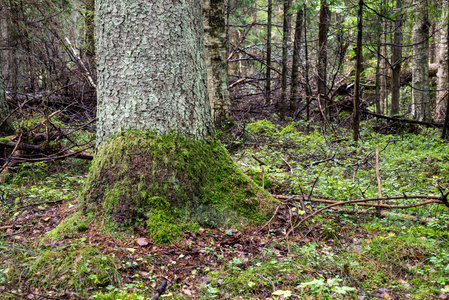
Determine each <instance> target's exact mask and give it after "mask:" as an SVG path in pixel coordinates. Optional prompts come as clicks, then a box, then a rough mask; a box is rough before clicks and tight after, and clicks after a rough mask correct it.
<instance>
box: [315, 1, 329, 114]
mask: <svg viewBox="0 0 449 300" xmlns="http://www.w3.org/2000/svg"><path fill="white" fill-rule="evenodd" d="M329 20H330V10H329V5H328V3H327V0H321V8H320V23H319V26H318V64H317V71H318V74H317V85H318V98H319V100H320V104H321V107H322V108H323V109H324V110H325V111H326V114H327V115H329V108H328V103H327V86H326V85H327V33H328V31H329Z"/></svg>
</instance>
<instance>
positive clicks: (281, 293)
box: [273, 290, 292, 298]
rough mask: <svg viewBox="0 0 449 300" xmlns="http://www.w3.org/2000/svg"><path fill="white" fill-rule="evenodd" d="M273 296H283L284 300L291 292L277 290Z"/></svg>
mask: <svg viewBox="0 0 449 300" xmlns="http://www.w3.org/2000/svg"><path fill="white" fill-rule="evenodd" d="M273 295H275V296H280V295H282V296H284V298H288V297H291V295H292V292H291V291H289V290H277V291H275V292H273Z"/></svg>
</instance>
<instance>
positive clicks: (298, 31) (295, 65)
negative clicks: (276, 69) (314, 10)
mask: <svg viewBox="0 0 449 300" xmlns="http://www.w3.org/2000/svg"><path fill="white" fill-rule="evenodd" d="M303 14H304V10H303V9H302V8H298V11H297V12H296V27H295V40H294V42H293V62H292V83H291V89H290V110H291V112H292V113H293V114H294V113H295V112H296V110H297V109H298V101H299V89H298V83H299V82H298V81H299V59H300V51H301V37H302V31H303Z"/></svg>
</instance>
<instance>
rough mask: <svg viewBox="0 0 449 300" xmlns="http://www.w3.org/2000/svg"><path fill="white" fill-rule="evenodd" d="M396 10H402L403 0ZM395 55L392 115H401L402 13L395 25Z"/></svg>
mask: <svg viewBox="0 0 449 300" xmlns="http://www.w3.org/2000/svg"><path fill="white" fill-rule="evenodd" d="M396 9H398V10H402V0H396ZM394 26H395V28H394V38H393V44H394V45H393V46H392V48H393V55H392V58H391V61H392V62H391V115H392V116H393V115H395V114H397V113H399V99H400V89H401V65H402V47H401V44H402V12H401V13H399V15H398V16H397V17H396V20H395V23H394Z"/></svg>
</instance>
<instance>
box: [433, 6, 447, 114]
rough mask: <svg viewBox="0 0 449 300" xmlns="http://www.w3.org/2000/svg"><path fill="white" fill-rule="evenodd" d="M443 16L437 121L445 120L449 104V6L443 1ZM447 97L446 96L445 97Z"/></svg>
mask: <svg viewBox="0 0 449 300" xmlns="http://www.w3.org/2000/svg"><path fill="white" fill-rule="evenodd" d="M442 6H443V7H442V14H441V19H440V26H441V37H440V44H439V52H438V73H437V77H438V81H437V89H438V90H439V91H438V93H437V103H436V109H435V119H436V120H443V119H444V116H445V112H446V105H447V103H448V96H447V95H446V93H447V91H448V90H449V51H448V47H449V44H448V35H449V17H448V15H449V4H448V1H443V4H442ZM445 95H446V96H445Z"/></svg>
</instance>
